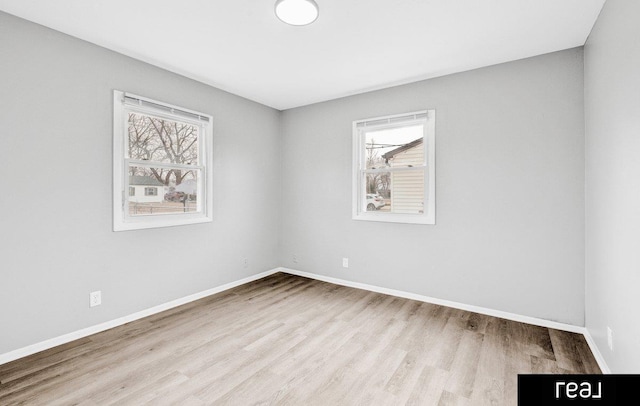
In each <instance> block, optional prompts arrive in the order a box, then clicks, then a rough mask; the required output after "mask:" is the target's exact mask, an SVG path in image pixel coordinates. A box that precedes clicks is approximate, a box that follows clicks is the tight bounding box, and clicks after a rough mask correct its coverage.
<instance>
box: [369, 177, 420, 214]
mask: <svg viewBox="0 0 640 406" xmlns="http://www.w3.org/2000/svg"><path fill="white" fill-rule="evenodd" d="M424 174H425V171H424V170H404V171H389V172H377V173H366V174H365V177H364V179H365V182H366V185H365V190H366V196H365V203H364V207H365V208H366V211H378V212H389V213H402V214H422V213H424Z"/></svg>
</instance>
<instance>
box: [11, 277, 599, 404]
mask: <svg viewBox="0 0 640 406" xmlns="http://www.w3.org/2000/svg"><path fill="white" fill-rule="evenodd" d="M518 373H557V374H563V373H600V369H599V368H598V366H597V363H596V361H595V359H594V357H593V355H592V354H591V352H590V350H589V347H588V345H587V343H586V342H585V340H584V338H583V337H582V336H581V335H579V334H574V333H568V332H564V331H559V330H553V329H548V328H544V327H537V326H532V325H528V324H523V323H518V322H514V321H509V320H504V319H500V318H496V317H490V316H485V315H481V314H477V313H471V312H467V311H463V310H457V309H453V308H449V307H443V306H438V305H434V304H428V303H422V302H417V301H413V300H408V299H401V298H397V297H393V296H386V295H383V294H379V293H372V292H368V291H364V290H359V289H353V288H347V287H342V286H336V285H332V284H329V283H325V282H320V281H315V280H311V279H307V278H302V277H297V276H291V275H287V274H281V273H278V274H275V275H272V276H269V277H267V278H264V279H261V280H258V281H255V282H252V283H249V284H246V285H243V286H240V287H237V288H234V289H232V290H229V291H226V292H222V293H219V294H217V295H213V296H210V297H208V298H205V299H202V300H198V301H196V302H193V303H190V304H187V305H184V306H181V307H177V308H175V309H172V310H168V311H166V312H163V313H159V314H157V315H154V316H150V317H147V318H145V319H141V320H138V321H135V322H132V323H129V324H126V325H124V326H120V327H117V328H114V329H111V330H108V331H105V332H102V333H99V334H95V335H93V336H90V337H86V338H83V339H81V340H77V341H74V342H71V343H68V344H65V345H62V346H59V347H56V348H53V349H50V350H47V351H44V352H42V353H39V354H34V355H32V356H29V357H26V358H23V359H20V360H17V361H14V362H11V363H8V364H5V365H0V404H1V405H13V404H28V405H39V404H43V405H73V404H78V405H111V404H119V405H141V404H153V405H165V404H177V405H210V404H216V405H217V404H220V405H254V404H260V405H270V404H274V405H376V406H377V405H405V404H407V405H427V406H429V405H516V403H517V374H518Z"/></svg>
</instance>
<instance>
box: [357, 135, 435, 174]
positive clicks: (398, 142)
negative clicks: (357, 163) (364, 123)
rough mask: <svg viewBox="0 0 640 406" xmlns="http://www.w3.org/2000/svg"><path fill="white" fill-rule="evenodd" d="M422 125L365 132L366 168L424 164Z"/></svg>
mask: <svg viewBox="0 0 640 406" xmlns="http://www.w3.org/2000/svg"><path fill="white" fill-rule="evenodd" d="M423 141H424V126H423V125H422V124H418V125H411V126H406V127H400V128H390V129H383V130H373V131H372V130H368V131H367V132H366V134H365V158H366V166H367V167H366V169H374V168H383V167H389V166H391V167H407V166H419V165H424V143H423Z"/></svg>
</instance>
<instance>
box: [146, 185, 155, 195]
mask: <svg viewBox="0 0 640 406" xmlns="http://www.w3.org/2000/svg"><path fill="white" fill-rule="evenodd" d="M144 195H145V196H158V188H157V187H146V188H144Z"/></svg>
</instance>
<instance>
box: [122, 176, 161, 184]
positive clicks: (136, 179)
mask: <svg viewBox="0 0 640 406" xmlns="http://www.w3.org/2000/svg"><path fill="white" fill-rule="evenodd" d="M129 184H130V185H137V186H164V184H163V183H162V182H160V181H159V180H158V179H156V178H152V177H151V176H129Z"/></svg>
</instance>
